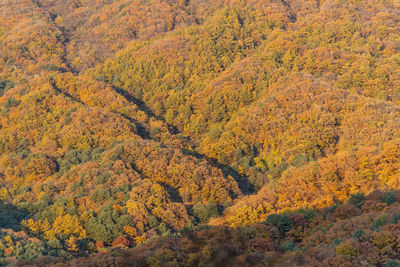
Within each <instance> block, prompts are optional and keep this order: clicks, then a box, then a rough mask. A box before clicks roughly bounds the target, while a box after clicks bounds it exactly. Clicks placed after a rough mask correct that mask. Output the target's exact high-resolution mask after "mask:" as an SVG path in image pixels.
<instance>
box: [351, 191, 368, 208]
mask: <svg viewBox="0 0 400 267" xmlns="http://www.w3.org/2000/svg"><path fill="white" fill-rule="evenodd" d="M349 202H350V204H351V205H353V206H355V207H357V208H361V207H362V205H364V203H365V195H364V194H363V193H357V194H352V195H350V198H349Z"/></svg>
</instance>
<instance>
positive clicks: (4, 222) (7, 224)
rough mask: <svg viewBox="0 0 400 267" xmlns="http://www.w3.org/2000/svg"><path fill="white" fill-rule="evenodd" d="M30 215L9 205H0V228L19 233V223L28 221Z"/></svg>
mask: <svg viewBox="0 0 400 267" xmlns="http://www.w3.org/2000/svg"><path fill="white" fill-rule="evenodd" d="M29 217H30V214H29V212H28V211H27V210H25V209H21V208H18V207H16V206H14V205H12V204H9V203H1V204H0V228H5V229H12V230H14V231H20V230H21V228H22V226H21V221H22V220H24V219H28V218H29Z"/></svg>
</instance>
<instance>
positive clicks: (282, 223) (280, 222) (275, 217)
mask: <svg viewBox="0 0 400 267" xmlns="http://www.w3.org/2000/svg"><path fill="white" fill-rule="evenodd" d="M265 223H266V224H269V225H272V226H275V227H276V228H277V229H278V231H279V233H280V234H281V237H283V236H285V234H286V232H288V231H289V230H290V229H292V227H293V225H294V224H293V221H292V220H291V219H290V217H289V216H288V215H286V214H271V215H269V216H268V217H267V220H266V221H265Z"/></svg>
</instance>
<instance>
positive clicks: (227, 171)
mask: <svg viewBox="0 0 400 267" xmlns="http://www.w3.org/2000/svg"><path fill="white" fill-rule="evenodd" d="M109 85H110V86H112V88H113V89H114V91H115V92H117V93H118V94H119V95H121V96H123V97H124V98H125V99H126V100H127V101H129V102H130V103H133V104H135V105H137V106H138V107H139V108H140V109H141V110H142V111H143V112H145V113H146V114H147V115H148V116H149V117H152V118H155V119H156V120H159V121H162V122H164V123H165V124H166V125H167V126H168V129H169V131H170V132H171V134H174V135H177V134H180V133H181V132H180V131H179V130H178V128H177V127H175V126H173V125H170V124H168V123H167V122H166V121H165V120H164V118H162V117H160V116H157V115H156V114H154V112H153V111H152V110H151V109H150V108H149V107H148V106H147V105H146V104H145V103H144V102H143V101H142V100H140V99H137V98H136V97H134V96H133V95H132V94H130V93H129V92H128V91H126V90H124V89H121V88H118V87H115V86H113V85H111V84H109ZM138 130H139V131H141V130H142V133H144V132H145V130H144V128H143V129H138ZM142 137H143V138H150V137H149V136H148V134H146V135H144V134H143V135H142ZM187 138H190V137H187ZM189 143H193V142H192V140H190V139H189ZM182 151H183V153H184V154H186V155H190V156H193V157H196V158H198V159H204V160H206V161H207V162H208V163H209V164H211V165H212V166H214V167H217V168H219V169H220V170H221V171H222V173H223V174H224V176H225V177H227V176H232V177H233V178H234V179H235V180H236V182H237V183H238V185H239V188H240V191H241V192H242V193H243V194H244V195H249V194H252V193H254V192H255V190H254V186H253V185H252V184H251V183H250V182H249V180H248V177H247V176H243V175H240V174H239V173H237V172H236V171H235V170H234V169H233V168H232V167H230V166H228V165H223V164H220V163H218V162H217V160H215V159H212V158H210V157H207V156H206V155H203V154H200V153H198V152H193V151H189V150H186V149H182Z"/></svg>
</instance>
